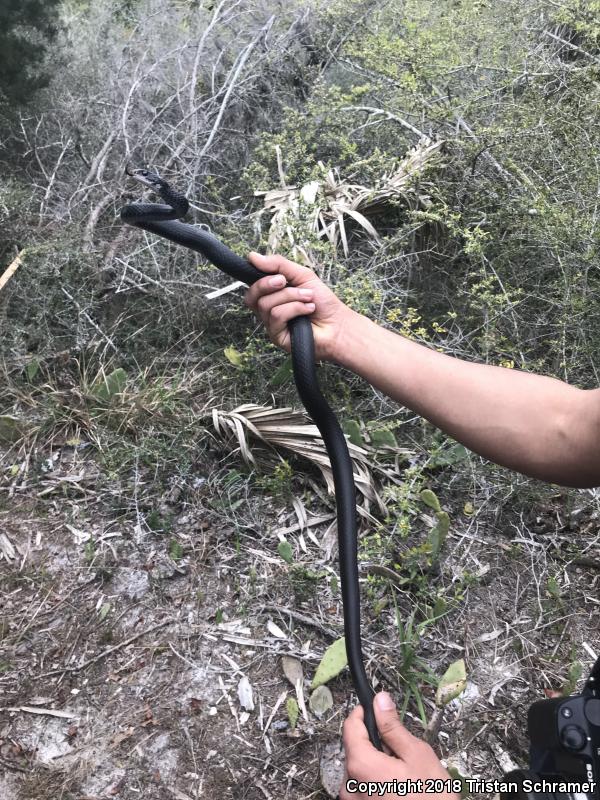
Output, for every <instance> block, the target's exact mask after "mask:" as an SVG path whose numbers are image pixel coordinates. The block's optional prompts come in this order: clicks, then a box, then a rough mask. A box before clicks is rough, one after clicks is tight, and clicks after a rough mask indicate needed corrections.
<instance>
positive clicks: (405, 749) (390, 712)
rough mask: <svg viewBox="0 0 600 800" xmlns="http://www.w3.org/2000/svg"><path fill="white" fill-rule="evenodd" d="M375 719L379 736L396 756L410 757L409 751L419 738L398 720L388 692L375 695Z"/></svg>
mask: <svg viewBox="0 0 600 800" xmlns="http://www.w3.org/2000/svg"><path fill="white" fill-rule="evenodd" d="M373 705H374V708H375V721H376V722H377V729H378V730H379V733H380V735H381V738H382V740H383V742H384V744H386V745H387V746H388V747H389V748H390V750H391V751H392V753H393V754H394V755H395V756H397V758H404V759H408V758H410V751H411V750H412V749H413V748H414V745H415V743H418V742H419V741H420V740H419V739H417V738H416V737H415V736H413V735H412V733H409V732H408V731H407V730H406V728H405V727H404V725H403V724H402V723H401V722H400V718H399V717H398V712H397V710H396V704H395V703H394V700H393V698H392V696H391V695H390V694H388V693H387V692H379V693H378V694H376V695H375V702H374V704H373Z"/></svg>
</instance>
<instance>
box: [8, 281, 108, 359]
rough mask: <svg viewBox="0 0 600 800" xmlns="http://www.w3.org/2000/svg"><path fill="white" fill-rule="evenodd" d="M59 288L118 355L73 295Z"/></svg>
mask: <svg viewBox="0 0 600 800" xmlns="http://www.w3.org/2000/svg"><path fill="white" fill-rule="evenodd" d="M0 288H2V287H0ZM60 288H61V289H62V293H63V294H64V295H66V297H68V298H69V300H70V301H71V302H72V303H73V305H74V306H75V308H76V309H77V310H78V311H79V313H80V314H82V315H83V316H84V317H85V318H86V319H87V321H88V322H89V323H90V325H91V326H92V327H93V328H94V330H96V331H98V333H99V334H100V336H102V338H103V339H104V340H105V342H106V343H107V344H109V345H110V346H111V347H112V349H113V350H114V351H115V353H118V352H119V350H118V348H117V346H116V344H115V343H114V342H113V340H112V339H111V338H110V337H109V336H107V335H106V334H105V333H104V331H103V330H102V328H100V327H99V326H98V325H97V324H96V323H95V322H94V320H93V319H92V318H91V317H90V315H89V314H88V313H87V312H86V311H84V310H83V308H82V307H81V306H80V305H79V303H78V302H77V300H75V298H74V297H73V295H72V294H69V292H67V290H66V289H65V287H64V286H61V287H60Z"/></svg>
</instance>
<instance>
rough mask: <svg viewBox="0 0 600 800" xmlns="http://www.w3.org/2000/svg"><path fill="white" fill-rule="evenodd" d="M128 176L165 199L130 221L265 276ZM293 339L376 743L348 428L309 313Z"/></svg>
mask: <svg viewBox="0 0 600 800" xmlns="http://www.w3.org/2000/svg"><path fill="white" fill-rule="evenodd" d="M126 171H127V174H128V175H130V176H131V177H133V178H135V179H136V180H138V181H139V182H140V183H143V184H144V185H145V186H149V187H150V188H151V189H153V190H154V191H155V192H157V193H158V194H159V195H160V196H161V197H162V199H163V200H164V201H165V204H162V203H160V204H159V203H131V204H129V205H126V206H125V207H124V208H123V209H122V210H121V219H122V220H123V222H126V223H127V224H129V225H135V226H136V227H138V228H143V229H144V230H146V231H150V233H156V234H158V235H159V236H163V237H164V238H166V239H169V240H170V241H172V242H175V243H176V244H180V245H183V246H184V247H188V248H189V249H190V250H195V251H196V252H198V253H201V254H202V255H203V256H204V257H205V258H207V259H208V260H209V261H211V262H212V263H213V264H214V265H215V266H216V267H218V268H219V269H221V270H223V272H226V273H227V274H228V275H230V276H231V277H232V278H234V279H235V280H239V281H243V282H244V283H246V284H248V285H251V284H253V283H254V282H255V281H257V280H259V278H263V277H265V273H262V272H260V271H259V270H257V269H256V268H255V267H253V266H252V264H250V263H249V262H248V261H247V260H246V259H245V258H242V257H240V256H238V255H236V254H235V253H234V252H233V251H232V250H230V249H229V248H228V247H226V246H225V245H224V244H223V243H222V242H220V241H219V240H218V239H217V238H216V237H215V236H213V235H212V234H211V233H208V232H207V231H205V230H202V229H201V228H197V227H194V226H192V225H188V224H186V223H184V222H180V219H181V218H182V217H184V216H185V215H186V213H187V211H188V209H189V203H188V201H187V199H186V197H185V196H184V195H183V194H180V193H179V192H176V191H175V190H174V189H173V188H172V187H171V186H170V185H169V184H168V183H167V182H166V181H165V180H163V179H162V178H161V177H160V176H159V175H157V174H155V173H152V172H149V171H148V170H146V169H135V170H130V169H129V168H127V170H126ZM288 327H289V331H290V337H291V351H292V366H293V371H294V380H295V382H296V387H297V389H298V394H299V395H300V399H301V400H302V402H303V404H304V407H305V408H306V410H307V411H308V413H309V414H310V416H311V417H312V419H313V420H314V422H315V425H316V426H317V428H318V429H319V431H320V433H321V436H322V437H323V442H324V443H325V447H326V449H327V453H328V455H329V459H330V461H331V467H332V471H333V480H334V485H335V497H336V505H337V527H338V542H339V561H340V582H341V589H342V603H343V609H344V636H345V641H346V653H347V656H348V665H349V667H350V674H351V676H352V681H353V683H354V688H355V690H356V694H357V695H358V699H359V701H360V703H361V705H362V707H363V709H364V720H365V725H366V728H367V730H368V732H369V737H370V739H371V742H372V743H373V744H374V745H375V746H376V747H377V748H379V749H381V743H380V740H379V735H378V732H377V726H376V724H375V715H374V712H373V690H372V688H371V685H370V683H369V680H368V678H367V674H366V672H365V668H364V664H363V656H362V647H361V637H360V593H359V584H358V564H357V525H356V489H355V486H354V476H353V473H352V462H351V460H350V454H349V452H348V446H347V444H346V439H345V437H344V434H343V433H342V429H341V428H340V425H339V423H338V421H337V419H336V417H335V414H334V413H333V411H332V410H331V408H330V407H329V404H328V403H327V400H326V399H325V397H324V396H323V394H322V393H321V390H320V388H319V383H318V380H317V371H316V365H315V345H314V339H313V332H312V326H311V322H310V318H309V317H308V316H300V317H296V318H295V319H293V320H291V321H290V322H289V324H288Z"/></svg>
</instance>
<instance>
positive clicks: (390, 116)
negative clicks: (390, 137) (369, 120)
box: [340, 106, 425, 139]
mask: <svg viewBox="0 0 600 800" xmlns="http://www.w3.org/2000/svg"><path fill="white" fill-rule="evenodd" d="M340 111H366V112H367V114H383V116H384V117H385V118H386V119H390V120H392V121H393V122H397V123H398V124H399V125H402V127H403V128H406V130H407V131H411V132H412V133H414V134H415V135H416V136H418V137H419V138H420V139H422V138H423V137H424V136H425V134H424V133H423V131H420V130H419V129H418V128H415V126H414V125H411V124H410V122H407V121H406V120H405V119H402V117H399V116H398V115H397V114H392V112H391V111H386V110H385V109H384V108H374V107H373V106H344V107H343V108H340Z"/></svg>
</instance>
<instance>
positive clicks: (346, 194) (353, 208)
mask: <svg viewBox="0 0 600 800" xmlns="http://www.w3.org/2000/svg"><path fill="white" fill-rule="evenodd" d="M443 144H444V142H443V141H442V140H438V141H432V140H431V139H429V138H427V137H423V138H422V139H421V140H420V141H419V142H418V143H417V144H416V146H415V147H413V148H412V149H411V150H410V151H409V152H408V153H407V155H406V156H405V157H404V158H403V159H402V160H401V161H400V163H399V164H398V165H397V166H396V167H395V168H393V169H392V170H391V171H390V172H389V173H386V174H384V175H383V176H382V177H381V179H380V180H379V181H378V183H377V185H376V186H374V187H367V186H362V185H360V184H356V183H349V182H347V181H344V180H343V179H341V178H340V177H339V174H338V172H337V170H333V169H330V170H326V169H325V166H324V165H323V163H322V162H319V166H320V167H321V168H322V170H323V173H324V177H323V179H322V180H320V181H311V182H310V183H307V184H305V185H304V186H301V187H298V186H287V185H285V176H284V174H283V170H282V168H280V177H281V182H282V186H281V187H279V188H278V189H271V190H269V191H255V193H254V194H255V195H256V196H262V197H263V198H264V209H263V210H262V211H261V212H259V214H264V213H265V212H267V213H270V214H271V222H270V227H269V235H268V240H267V241H268V247H269V250H270V251H271V252H277V251H279V250H281V249H282V248H281V245H282V243H285V245H286V246H288V247H290V248H291V254H292V257H293V258H296V259H297V260H302V261H304V262H305V263H309V264H312V261H313V260H312V257H311V255H310V252H309V251H308V248H307V247H306V243H305V242H301V241H298V239H297V233H296V230H295V229H296V227H297V224H296V223H297V222H298V220H303V221H304V222H305V223H308V228H309V230H310V231H311V232H312V233H313V234H315V235H316V236H317V237H319V238H327V239H328V240H329V241H330V242H331V244H332V245H333V246H334V247H337V246H338V245H339V242H340V241H341V243H342V248H343V250H344V254H345V255H346V256H347V255H348V236H347V232H346V220H347V218H348V217H349V218H350V219H352V220H354V221H355V222H356V223H358V224H359V225H360V226H361V227H362V228H363V230H365V231H366V232H367V234H368V235H369V236H370V237H371V238H372V239H374V240H375V241H377V242H378V241H379V236H378V234H377V231H376V230H375V228H374V226H373V224H372V223H371V222H370V221H369V220H368V219H367V217H366V216H365V214H366V213H371V214H372V213H374V212H375V211H376V210H377V209H379V208H383V207H385V206H386V205H387V204H389V203H390V202H392V201H393V200H397V199H398V198H401V199H403V200H404V201H405V202H406V204H407V205H411V204H412V205H415V204H416V205H419V206H424V207H428V206H429V205H430V204H431V199H430V197H429V195H427V194H426V193H424V191H423V188H422V187H420V186H419V185H418V182H417V181H416V180H415V179H416V178H417V177H418V176H419V175H421V173H422V172H423V169H424V168H425V166H426V165H431V164H432V163H435V162H436V161H437V160H439V156H440V153H441V149H442V146H443ZM277 158H278V163H280V164H281V149H280V147H279V145H277Z"/></svg>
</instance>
